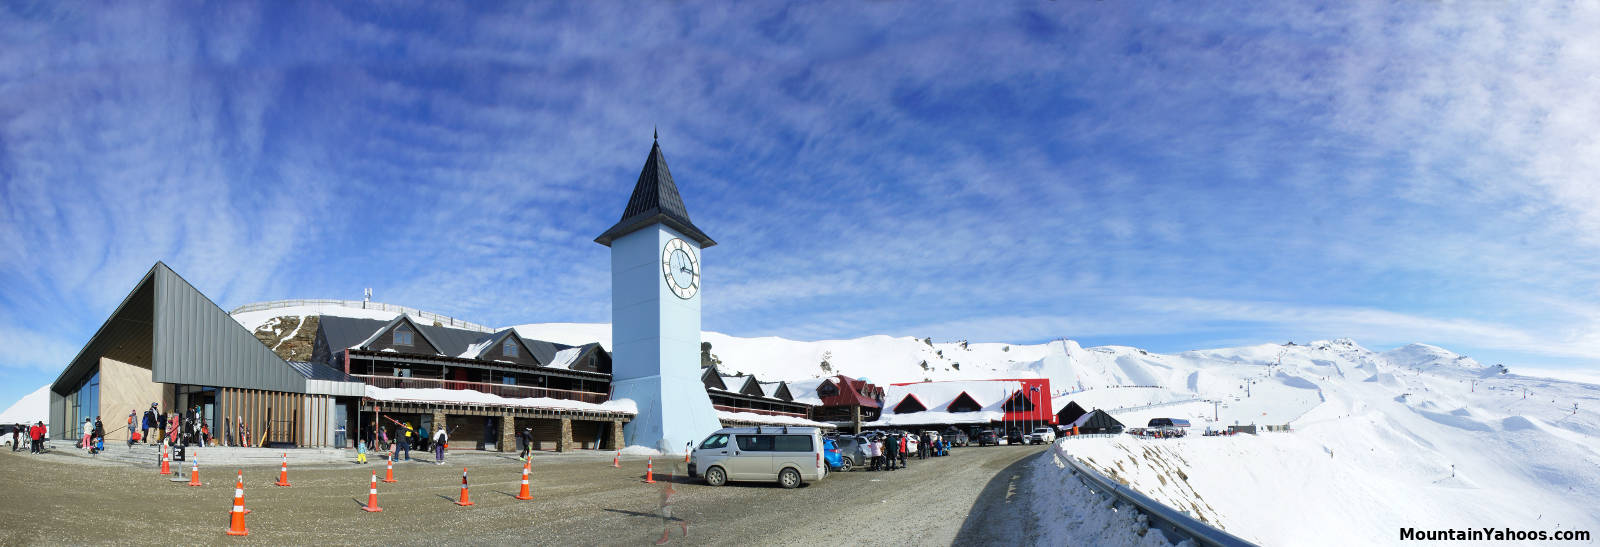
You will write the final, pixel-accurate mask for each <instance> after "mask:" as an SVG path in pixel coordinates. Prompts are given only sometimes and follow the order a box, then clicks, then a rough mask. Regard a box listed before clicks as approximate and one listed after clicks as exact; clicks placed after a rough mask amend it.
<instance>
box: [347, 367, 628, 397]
mask: <svg viewBox="0 0 1600 547" xmlns="http://www.w3.org/2000/svg"><path fill="white" fill-rule="evenodd" d="M350 377H351V378H355V379H356V380H358V381H361V382H366V383H367V385H370V386H374V387H381V388H404V389H430V388H431V389H470V390H473V391H477V392H481V393H488V394H490V395H498V396H501V397H508V398H527V397H546V398H550V399H565V400H568V401H582V402H585V403H597V404H598V403H603V402H606V399H608V398H609V395H607V394H605V393H596V392H593V391H576V390H571V389H556V388H551V387H538V386H519V385H514V384H491V383H487V382H462V381H457V380H441V379H438V378H407V377H404V376H371V375H367V374H351V375H350Z"/></svg>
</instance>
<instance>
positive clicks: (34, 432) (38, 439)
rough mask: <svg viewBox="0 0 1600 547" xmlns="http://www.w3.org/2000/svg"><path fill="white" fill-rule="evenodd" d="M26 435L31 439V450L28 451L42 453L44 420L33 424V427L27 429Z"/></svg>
mask: <svg viewBox="0 0 1600 547" xmlns="http://www.w3.org/2000/svg"><path fill="white" fill-rule="evenodd" d="M28 436H29V437H30V438H32V439H33V444H32V446H33V451H32V452H30V453H32V454H42V453H44V422H38V423H35V424H33V427H31V428H29V429H28Z"/></svg>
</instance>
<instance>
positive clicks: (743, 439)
mask: <svg viewBox="0 0 1600 547" xmlns="http://www.w3.org/2000/svg"><path fill="white" fill-rule="evenodd" d="M772 437H774V436H773V435H739V436H738V437H737V438H738V439H739V450H743V451H745V452H771V451H772V442H773V439H772Z"/></svg>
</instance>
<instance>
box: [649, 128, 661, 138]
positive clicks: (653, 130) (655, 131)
mask: <svg viewBox="0 0 1600 547" xmlns="http://www.w3.org/2000/svg"><path fill="white" fill-rule="evenodd" d="M659 140H661V131H660V130H658V129H656V126H654V125H652V126H650V141H651V142H655V141H659Z"/></svg>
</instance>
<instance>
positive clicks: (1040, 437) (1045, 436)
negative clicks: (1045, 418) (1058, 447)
mask: <svg viewBox="0 0 1600 547" xmlns="http://www.w3.org/2000/svg"><path fill="white" fill-rule="evenodd" d="M1028 441H1029V442H1032V443H1033V444H1050V443H1053V442H1056V430H1055V429H1053V428H1050V427H1035V428H1033V432H1032V433H1029V434H1028Z"/></svg>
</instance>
